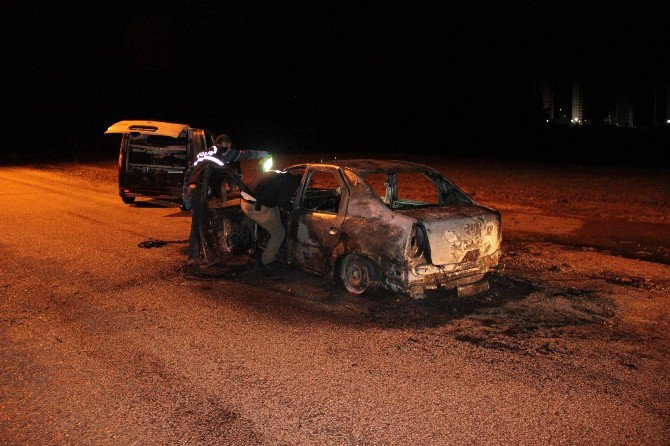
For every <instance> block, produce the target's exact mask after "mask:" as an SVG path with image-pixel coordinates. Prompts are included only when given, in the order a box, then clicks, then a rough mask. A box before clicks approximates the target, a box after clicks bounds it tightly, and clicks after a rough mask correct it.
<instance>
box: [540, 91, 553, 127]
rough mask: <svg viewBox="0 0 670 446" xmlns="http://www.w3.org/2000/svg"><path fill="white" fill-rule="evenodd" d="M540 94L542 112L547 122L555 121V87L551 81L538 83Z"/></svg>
mask: <svg viewBox="0 0 670 446" xmlns="http://www.w3.org/2000/svg"><path fill="white" fill-rule="evenodd" d="M538 93H539V96H540V101H541V102H542V112H543V113H544V117H545V120H546V121H547V122H553V121H554V116H555V114H554V87H553V85H552V84H551V82H549V81H539V82H538Z"/></svg>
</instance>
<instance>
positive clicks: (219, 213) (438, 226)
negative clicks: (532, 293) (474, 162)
mask: <svg viewBox="0 0 670 446" xmlns="http://www.w3.org/2000/svg"><path fill="white" fill-rule="evenodd" d="M286 170H287V171H289V172H291V173H298V174H301V175H302V183H301V186H300V188H299V189H298V193H297V196H296V198H295V203H294V208H293V211H292V212H285V213H284V214H283V215H282V221H283V223H284V225H285V227H286V239H285V241H284V245H283V247H282V249H281V250H280V254H279V257H280V259H281V260H282V261H284V262H286V263H287V264H290V265H296V266H298V267H301V268H304V269H306V270H310V271H313V272H316V273H319V274H322V275H325V276H327V277H328V278H329V279H330V280H335V279H337V278H339V279H340V280H341V281H342V283H343V284H344V286H345V288H346V289H347V290H348V291H349V292H351V293H354V294H362V293H365V292H368V291H371V290H373V289H375V288H377V287H378V286H382V287H383V288H386V289H388V290H391V291H394V292H401V293H407V294H409V295H410V296H412V297H421V296H422V295H423V293H424V290H426V289H436V288H447V289H454V288H455V289H456V290H457V293H458V295H459V296H464V295H471V294H476V293H479V292H481V291H484V290H486V289H488V282H487V280H486V278H485V275H486V274H487V273H488V272H490V271H491V270H492V269H495V268H496V267H497V265H498V261H499V258H500V244H501V217H500V213H499V212H497V211H495V210H492V209H488V208H486V207H484V206H481V205H479V204H477V203H475V202H474V201H473V200H472V199H470V198H469V197H468V196H467V195H466V194H465V193H464V192H463V191H462V190H461V189H459V188H458V187H457V186H456V185H454V184H453V183H452V182H451V181H449V180H448V179H446V178H444V177H443V176H442V175H441V174H440V173H439V172H437V171H436V170H434V169H431V168H429V167H426V166H423V165H420V164H416V163H410V162H404V161H380V160H348V161H337V162H332V163H315V164H300V165H294V166H290V167H288V168H287V169H286ZM227 179H231V180H232V181H224V180H227ZM232 182H237V184H239V185H240V187H244V186H243V185H242V184H241V181H240V179H239V177H237V176H236V173H235V171H233V169H230V168H220V169H212V170H211V171H210V172H209V174H208V175H206V178H205V185H207V184H209V183H212V184H223V185H225V184H226V183H232ZM207 195H208V196H205V197H204V198H203V199H204V201H205V203H203V209H204V218H203V224H202V228H201V231H202V232H201V234H202V239H203V241H204V242H203V244H204V246H203V248H204V252H205V256H206V257H207V258H206V259H205V261H209V262H211V261H212V260H213V259H215V258H217V257H220V256H223V255H226V254H235V253H239V252H242V251H244V250H247V249H249V248H251V247H252V245H253V244H254V243H256V242H259V241H260V242H261V243H262V234H260V233H259V229H258V228H256V227H255V225H254V223H253V222H251V221H250V220H249V219H248V218H247V217H246V216H245V215H244V214H243V213H242V211H241V209H240V206H239V193H238V192H236V191H235V190H226V191H222V192H219V193H216V192H215V193H213V194H212V193H210V194H207ZM261 232H262V231H261Z"/></svg>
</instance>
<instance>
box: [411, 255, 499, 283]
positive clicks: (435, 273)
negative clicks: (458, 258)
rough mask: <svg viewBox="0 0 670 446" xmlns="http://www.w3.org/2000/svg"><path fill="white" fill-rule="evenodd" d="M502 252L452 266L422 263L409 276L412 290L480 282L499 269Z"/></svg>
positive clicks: (413, 268) (412, 269)
mask: <svg viewBox="0 0 670 446" xmlns="http://www.w3.org/2000/svg"><path fill="white" fill-rule="evenodd" d="M499 261H500V251H496V252H494V253H493V254H491V255H489V256H486V257H480V258H479V259H477V260H474V261H471V262H464V263H456V264H451V265H441V266H437V265H432V264H430V263H422V264H418V265H415V266H414V267H412V268H411V270H410V271H409V272H408V274H407V284H408V287H409V288H410V289H412V288H423V289H435V288H447V289H449V288H457V287H462V286H465V285H468V284H471V283H474V282H478V281H480V280H481V279H482V278H483V277H484V274H486V273H488V272H490V271H491V270H494V269H496V268H497V266H498V263H499Z"/></svg>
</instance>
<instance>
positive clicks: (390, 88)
mask: <svg viewBox="0 0 670 446" xmlns="http://www.w3.org/2000/svg"><path fill="white" fill-rule="evenodd" d="M418 4H419V2H409V1H408V2H393V3H392V5H391V4H388V3H386V2H341V1H340V2H304V3H293V2H267V3H264V4H262V5H261V4H253V3H252V2H240V3H233V2H218V1H217V2H192V1H182V2H178V3H170V6H165V5H164V4H163V2H127V3H124V2H99V3H97V2H96V3H95V4H94V3H92V2H91V3H89V4H84V6H81V5H78V6H61V7H57V6H54V5H49V6H45V5H39V4H37V5H33V6H26V7H24V9H22V10H16V11H14V12H13V13H12V14H9V15H6V16H5V17H4V21H5V22H6V26H5V27H4V28H5V29H6V30H7V31H8V32H7V33H6V34H7V36H8V38H7V39H6V41H5V44H9V45H8V51H6V52H5V54H6V59H5V63H4V64H3V65H4V66H5V70H6V71H5V76H6V81H5V83H4V87H5V88H4V90H5V91H4V93H3V95H4V96H5V98H6V100H5V101H4V102H5V104H6V107H5V109H4V111H3V113H4V114H5V118H4V121H5V123H7V124H9V125H8V127H7V128H9V134H10V139H11V144H10V147H9V148H8V149H4V148H3V150H8V151H9V152H17V151H25V150H30V148H31V147H33V145H34V144H35V142H39V144H40V145H41V146H42V147H43V150H45V151H48V152H49V153H50V154H51V155H54V154H58V153H60V154H64V155H67V154H69V153H81V152H82V151H85V150H88V151H91V152H96V151H97V152H105V153H107V152H106V151H110V150H112V149H109V147H112V146H115V145H116V144H118V141H117V140H116V139H114V138H113V137H112V138H111V139H110V138H109V137H103V136H101V134H102V133H103V132H104V130H105V129H106V128H107V126H109V125H110V124H112V123H113V122H116V121H119V120H122V119H155V120H166V121H173V122H185V123H189V124H191V125H192V126H195V127H204V128H209V129H211V130H213V131H214V132H216V133H219V132H226V133H228V134H230V135H231V136H232V137H233V139H234V141H235V142H236V143H237V144H238V146H241V147H248V148H260V147H270V148H273V149H275V150H287V151H290V150H303V151H327V150H337V151H353V152H356V151H361V150H365V151H368V152H380V153H381V152H384V151H410V152H411V151H420V152H426V153H445V154H448V153H467V152H468V151H469V152H474V153H479V152H481V153H483V154H487V153H500V152H502V151H504V150H507V149H508V148H509V146H510V145H513V144H514V143H515V141H519V145H518V146H519V147H523V149H519V151H520V153H521V154H523V153H530V152H532V150H533V149H532V147H530V146H532V143H531V142H529V141H528V140H523V138H521V139H519V136H520V135H527V134H529V133H530V134H533V129H534V128H535V127H534V126H536V125H537V123H538V122H539V119H538V118H539V115H538V111H537V103H536V98H535V97H534V96H533V94H532V83H533V81H534V80H536V79H547V78H550V79H557V78H561V79H568V80H581V81H583V82H585V83H587V85H590V86H592V87H593V88H591V91H594V92H595V97H596V100H595V104H596V105H597V104H598V101H597V98H598V94H600V95H601V97H602V98H605V99H603V101H602V102H607V100H606V98H607V93H606V92H607V91H610V90H611V88H612V86H613V85H615V84H616V82H617V81H618V80H620V79H627V80H630V81H632V82H633V84H634V85H638V86H641V87H640V88H646V86H647V85H653V84H654V83H659V82H660V83H663V82H665V83H670V82H668V79H669V76H668V74H669V73H670V70H669V63H670V62H669V61H670V58H669V57H668V51H667V48H668V45H667V42H668V39H667V37H668V36H667V33H666V31H665V29H666V28H667V22H666V21H665V20H664V17H665V16H664V15H663V14H661V13H660V12H659V11H655V10H654V8H653V7H651V6H648V7H645V8H646V9H645V10H640V9H638V8H639V6H635V7H634V8H633V7H632V6H630V7H616V9H614V8H615V7H614V6H613V5H611V4H607V3H601V4H599V5H593V4H592V3H591V6H589V7H588V8H585V7H584V6H583V5H580V3H571V2H531V1H508V2H459V3H453V6H440V7H427V6H419V5H418ZM466 5H467V6H466ZM664 46H665V48H663V47H664ZM524 151H525V152H524Z"/></svg>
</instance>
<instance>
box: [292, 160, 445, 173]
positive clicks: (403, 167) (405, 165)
mask: <svg viewBox="0 0 670 446" xmlns="http://www.w3.org/2000/svg"><path fill="white" fill-rule="evenodd" d="M298 166H334V167H338V168H340V169H350V170H353V171H354V172H356V173H357V174H359V175H368V174H371V173H376V172H392V171H396V172H397V171H407V170H422V171H425V172H431V173H438V172H437V171H436V170H435V169H432V168H430V167H428V166H424V165H423V164H419V163H413V162H410V161H400V160H379V159H350V160H334V161H328V162H321V163H303V164H298V165H294V166H290V167H288V169H290V168H291V167H298Z"/></svg>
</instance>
